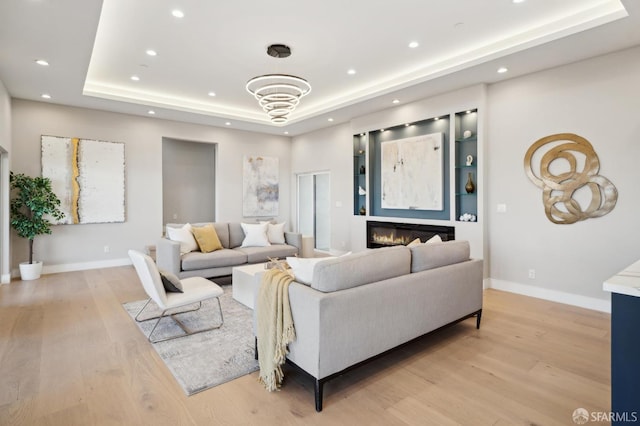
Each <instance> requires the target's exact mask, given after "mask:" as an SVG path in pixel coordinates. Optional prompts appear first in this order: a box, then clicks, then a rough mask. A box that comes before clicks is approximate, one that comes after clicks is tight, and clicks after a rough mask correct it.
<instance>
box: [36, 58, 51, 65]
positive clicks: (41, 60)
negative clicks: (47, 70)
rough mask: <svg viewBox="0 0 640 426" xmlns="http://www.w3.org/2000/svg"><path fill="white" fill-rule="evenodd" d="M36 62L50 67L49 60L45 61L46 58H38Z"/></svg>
mask: <svg viewBox="0 0 640 426" xmlns="http://www.w3.org/2000/svg"><path fill="white" fill-rule="evenodd" d="M36 64H38V65H42V66H43V67H48V66H49V62H47V61H45V60H44V59H37V60H36Z"/></svg>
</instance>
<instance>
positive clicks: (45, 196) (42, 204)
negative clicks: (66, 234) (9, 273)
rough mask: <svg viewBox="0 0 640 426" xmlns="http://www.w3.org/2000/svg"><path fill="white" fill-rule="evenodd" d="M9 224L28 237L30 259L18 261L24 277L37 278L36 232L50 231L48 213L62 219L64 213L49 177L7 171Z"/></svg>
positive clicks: (38, 269)
mask: <svg viewBox="0 0 640 426" xmlns="http://www.w3.org/2000/svg"><path fill="white" fill-rule="evenodd" d="M9 181H10V184H11V192H12V196H11V227H12V228H13V229H15V230H16V232H17V233H18V235H19V236H20V237H22V238H27V239H28V240H29V261H28V262H21V263H20V276H21V278H22V279H23V280H35V279H38V278H40V274H41V272H42V261H39V262H34V261H33V239H34V238H35V237H36V236H37V235H41V234H51V223H50V222H49V219H48V218H49V217H52V218H55V219H62V218H63V217H64V213H63V212H62V211H60V209H58V206H60V200H59V199H58V197H57V196H56V194H55V193H54V192H53V190H52V189H51V180H50V179H49V178H45V177H31V176H26V175H24V174H22V173H18V174H15V173H13V172H11V174H10V180H9Z"/></svg>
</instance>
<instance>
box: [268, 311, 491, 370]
mask: <svg viewBox="0 0 640 426" xmlns="http://www.w3.org/2000/svg"><path fill="white" fill-rule="evenodd" d="M481 319H482V309H480V310H479V311H478V313H477V314H476V328H477V329H478V330H480V320H481ZM256 359H257V358H256Z"/></svg>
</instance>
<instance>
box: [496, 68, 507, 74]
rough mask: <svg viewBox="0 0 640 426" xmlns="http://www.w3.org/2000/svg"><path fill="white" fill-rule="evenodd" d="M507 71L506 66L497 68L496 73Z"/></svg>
mask: <svg viewBox="0 0 640 426" xmlns="http://www.w3.org/2000/svg"><path fill="white" fill-rule="evenodd" d="M507 71H509V68H507V67H500V68H498V74H504V73H505V72H507Z"/></svg>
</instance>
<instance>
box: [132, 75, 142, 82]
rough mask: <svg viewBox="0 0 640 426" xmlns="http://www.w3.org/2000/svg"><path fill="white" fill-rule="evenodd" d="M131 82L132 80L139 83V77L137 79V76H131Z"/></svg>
mask: <svg viewBox="0 0 640 426" xmlns="http://www.w3.org/2000/svg"><path fill="white" fill-rule="evenodd" d="M131 80H133V81H140V77H138V76H137V75H132V76H131Z"/></svg>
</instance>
